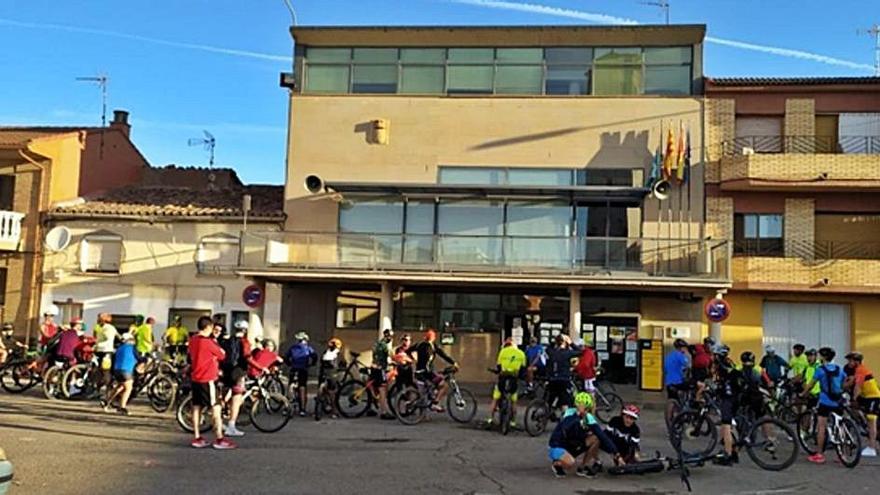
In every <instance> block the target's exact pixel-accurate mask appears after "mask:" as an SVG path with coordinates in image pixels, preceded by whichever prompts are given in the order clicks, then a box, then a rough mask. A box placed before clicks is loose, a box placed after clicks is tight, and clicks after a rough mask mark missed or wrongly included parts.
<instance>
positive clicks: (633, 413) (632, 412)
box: [622, 404, 642, 419]
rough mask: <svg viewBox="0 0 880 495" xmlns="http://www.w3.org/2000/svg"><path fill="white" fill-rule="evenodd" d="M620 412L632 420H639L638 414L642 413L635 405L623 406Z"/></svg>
mask: <svg viewBox="0 0 880 495" xmlns="http://www.w3.org/2000/svg"><path fill="white" fill-rule="evenodd" d="M622 412H623V415H624V416H629V417H631V418H633V419H639V413H640V412H642V411H641V409H639V406H637V405H635V404H627V405H625V406H623V411H622Z"/></svg>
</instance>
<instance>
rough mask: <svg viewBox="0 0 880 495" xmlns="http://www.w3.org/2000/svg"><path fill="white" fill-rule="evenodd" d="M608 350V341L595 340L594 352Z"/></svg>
mask: <svg viewBox="0 0 880 495" xmlns="http://www.w3.org/2000/svg"><path fill="white" fill-rule="evenodd" d="M607 349H608V341H607V340H597V341H596V350H597V351H604V350H607Z"/></svg>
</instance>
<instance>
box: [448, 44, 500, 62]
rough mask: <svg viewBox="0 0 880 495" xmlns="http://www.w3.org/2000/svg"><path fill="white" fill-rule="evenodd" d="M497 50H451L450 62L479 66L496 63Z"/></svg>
mask: <svg viewBox="0 0 880 495" xmlns="http://www.w3.org/2000/svg"><path fill="white" fill-rule="evenodd" d="M494 59H495V50H494V49H492V48H450V49H449V62H450V63H463V64H478V63H489V64H491V63H492V62H494Z"/></svg>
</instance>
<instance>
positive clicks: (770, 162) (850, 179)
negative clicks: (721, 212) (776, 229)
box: [720, 136, 880, 192]
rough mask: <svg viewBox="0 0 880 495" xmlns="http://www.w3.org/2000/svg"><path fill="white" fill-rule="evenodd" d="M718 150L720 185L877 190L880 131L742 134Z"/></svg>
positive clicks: (752, 188) (753, 188) (751, 188)
mask: <svg viewBox="0 0 880 495" xmlns="http://www.w3.org/2000/svg"><path fill="white" fill-rule="evenodd" d="M721 150H722V156H721V160H720V180H721V189H723V190H734V191H736V190H741V191H742V190H746V191H762V190H763V191H818V192H821V191H840V190H842V191H880V136H845V137H840V138H836V137H835V138H832V137H824V136H744V137H738V138H736V139H734V140H733V141H729V142H725V143H722V146H721Z"/></svg>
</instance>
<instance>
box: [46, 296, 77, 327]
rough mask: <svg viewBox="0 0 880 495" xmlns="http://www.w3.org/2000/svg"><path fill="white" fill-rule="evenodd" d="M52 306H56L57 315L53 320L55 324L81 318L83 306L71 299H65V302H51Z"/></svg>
mask: <svg viewBox="0 0 880 495" xmlns="http://www.w3.org/2000/svg"><path fill="white" fill-rule="evenodd" d="M52 304H54V305H55V306H58V311H59V313H58V316H57V317H56V318H55V321H56V322H59V323H62V322H63V323H67V322H69V321H70V320H72V319H74V318H82V317H83V304H82V303H79V302H74V301H73V299H67V300H66V301H53V302H52ZM59 318H60V319H59Z"/></svg>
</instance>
